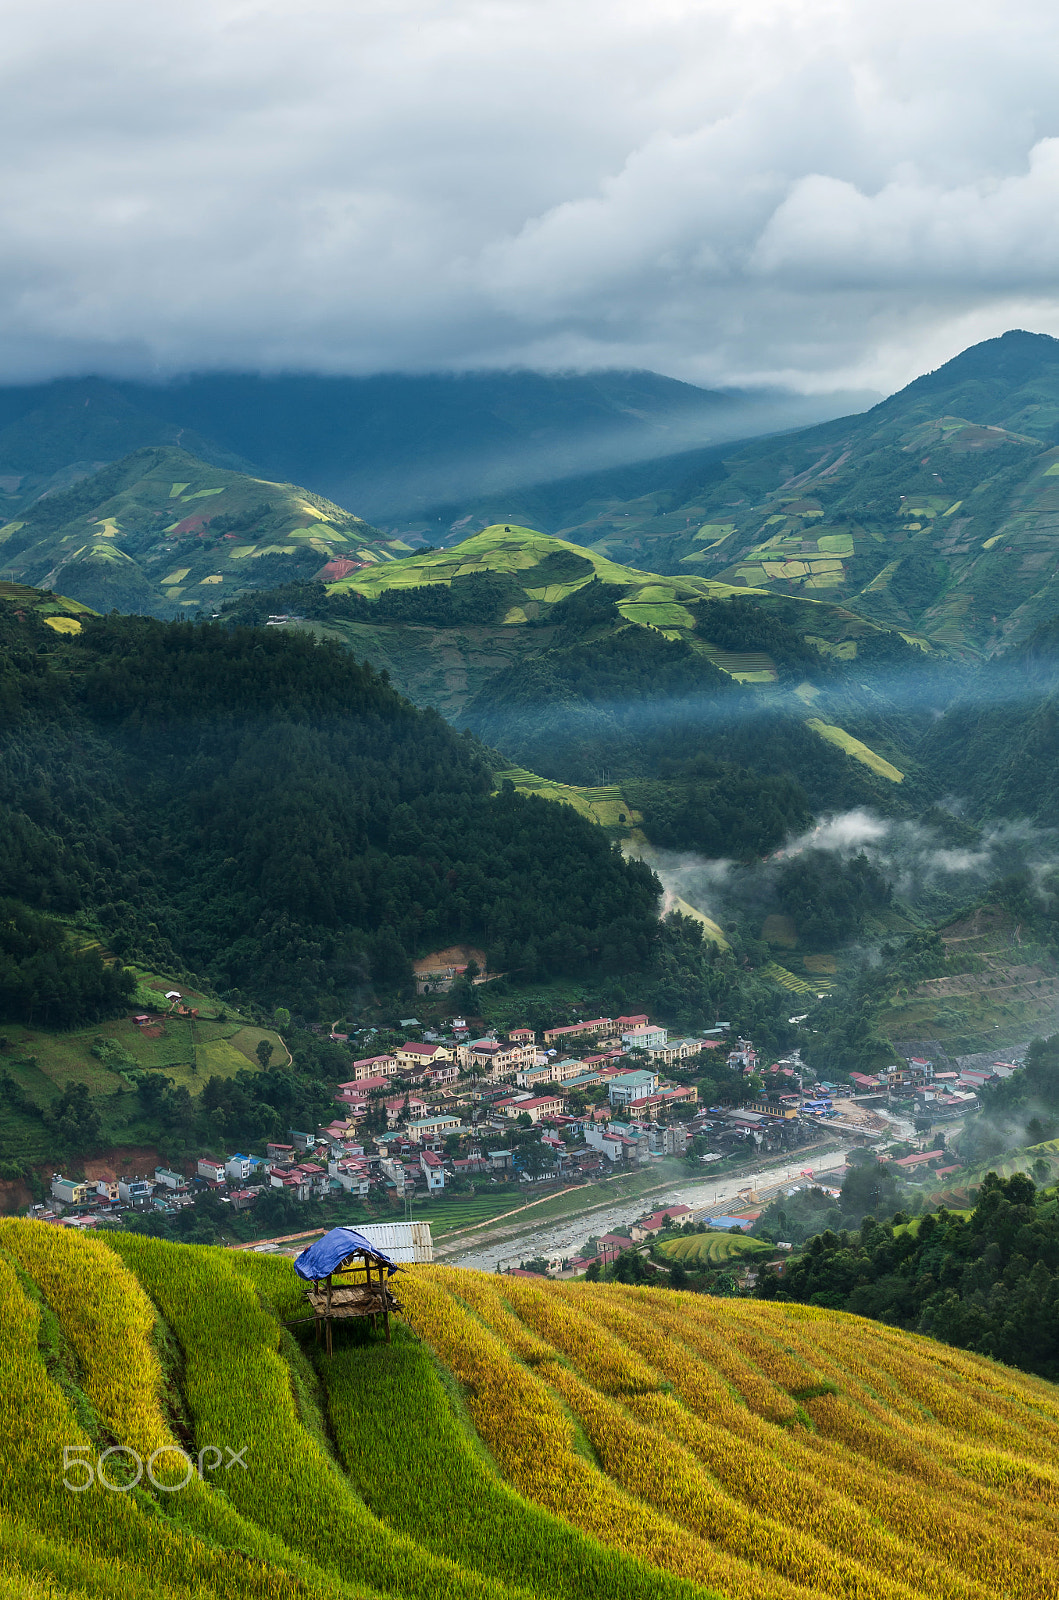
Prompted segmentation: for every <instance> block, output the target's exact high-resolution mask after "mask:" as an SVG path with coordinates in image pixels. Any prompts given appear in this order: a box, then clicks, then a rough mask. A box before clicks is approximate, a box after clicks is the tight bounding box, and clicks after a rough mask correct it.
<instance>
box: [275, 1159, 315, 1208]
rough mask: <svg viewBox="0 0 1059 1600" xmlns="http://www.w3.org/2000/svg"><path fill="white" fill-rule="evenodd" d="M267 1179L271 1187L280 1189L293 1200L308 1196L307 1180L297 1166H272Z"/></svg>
mask: <svg viewBox="0 0 1059 1600" xmlns="http://www.w3.org/2000/svg"><path fill="white" fill-rule="evenodd" d="M268 1181H269V1183H270V1184H271V1186H272V1188H273V1189H282V1190H283V1191H284V1192H285V1193H286V1194H289V1195H290V1196H291V1198H292V1199H294V1200H299V1201H304V1200H308V1198H309V1193H310V1189H309V1180H308V1178H306V1177H304V1176H303V1174H302V1173H301V1172H300V1171H299V1169H298V1168H297V1167H273V1169H272V1171H271V1173H270V1174H269V1180H268Z"/></svg>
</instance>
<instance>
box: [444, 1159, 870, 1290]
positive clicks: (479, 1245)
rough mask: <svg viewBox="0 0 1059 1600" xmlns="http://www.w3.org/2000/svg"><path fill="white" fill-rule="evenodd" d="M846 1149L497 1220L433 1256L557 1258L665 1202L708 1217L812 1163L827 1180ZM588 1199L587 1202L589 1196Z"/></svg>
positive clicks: (454, 1260)
mask: <svg viewBox="0 0 1059 1600" xmlns="http://www.w3.org/2000/svg"><path fill="white" fill-rule="evenodd" d="M847 1154H848V1150H847V1149H846V1148H841V1149H837V1150H835V1149H832V1150H828V1151H827V1152H826V1153H823V1152H822V1153H821V1154H820V1155H819V1156H818V1157H817V1158H816V1162H814V1160H813V1157H812V1155H811V1154H809V1153H808V1152H806V1155H805V1158H804V1161H803V1162H802V1163H799V1162H798V1161H797V1160H795V1161H793V1162H791V1163H790V1165H787V1166H784V1165H776V1164H775V1163H770V1164H769V1165H768V1166H762V1167H754V1168H750V1169H745V1168H744V1170H743V1171H742V1172H739V1173H734V1172H733V1173H728V1174H725V1175H724V1176H723V1177H722V1176H718V1177H710V1176H709V1174H707V1175H706V1176H704V1177H702V1178H693V1179H690V1180H689V1181H687V1182H685V1181H683V1180H681V1179H678V1180H677V1181H676V1182H675V1183H673V1184H672V1185H671V1186H669V1187H667V1188H665V1189H660V1190H658V1191H657V1193H655V1194H652V1195H641V1196H639V1197H638V1198H636V1199H630V1200H620V1201H615V1202H614V1203H613V1204H612V1205H607V1204H604V1205H602V1206H600V1208H599V1209H598V1210H592V1211H585V1212H580V1213H579V1214H578V1215H576V1216H569V1217H560V1218H555V1219H552V1220H550V1221H547V1222H542V1223H541V1224H540V1226H539V1227H534V1225H533V1222H532V1221H531V1220H530V1219H529V1218H527V1219H526V1221H525V1222H524V1223H521V1224H520V1223H519V1222H514V1221H513V1222H512V1223H510V1224H509V1225H508V1226H507V1227H504V1226H503V1223H502V1221H501V1222H498V1224H497V1226H496V1227H495V1228H491V1229H490V1230H489V1232H488V1235H487V1233H486V1230H485V1229H483V1230H482V1234H481V1236H479V1238H478V1239H477V1240H474V1239H473V1236H472V1238H469V1239H467V1240H466V1241H465V1243H464V1244H463V1245H462V1246H461V1245H460V1244H458V1243H457V1242H456V1241H453V1242H452V1244H451V1246H450V1247H449V1248H448V1249H447V1248H446V1241H445V1240H443V1239H442V1240H440V1241H439V1243H438V1245H437V1246H436V1248H435V1251H434V1259H435V1260H436V1261H438V1260H443V1261H444V1262H445V1263H446V1265H447V1266H452V1267H474V1268H476V1269H477V1270H478V1271H479V1272H496V1271H497V1270H498V1269H500V1268H506V1267H514V1266H517V1265H518V1263H519V1262H520V1261H530V1260H534V1259H536V1258H537V1257H542V1258H543V1259H544V1260H548V1261H550V1260H553V1259H555V1258H557V1257H567V1256H573V1255H576V1253H577V1252H578V1250H580V1248H581V1246H582V1245H583V1244H584V1242H585V1240H586V1239H588V1238H590V1237H596V1236H598V1235H599V1234H601V1233H612V1232H613V1231H614V1229H615V1228H618V1227H623V1226H624V1227H627V1226H628V1225H629V1224H630V1223H632V1222H635V1220H636V1218H637V1217H641V1216H643V1215H644V1213H645V1212H651V1211H664V1210H665V1208H666V1207H667V1206H679V1205H683V1206H691V1208H692V1209H693V1210H694V1211H701V1212H703V1214H704V1215H706V1216H711V1217H718V1216H724V1215H725V1213H726V1210H727V1207H728V1206H730V1205H735V1204H738V1203H740V1196H741V1191H744V1193H743V1197H742V1198H743V1201H744V1202H745V1191H746V1190H747V1189H754V1190H755V1191H756V1192H757V1193H758V1194H759V1195H760V1196H762V1198H764V1197H765V1196H766V1195H767V1196H768V1198H770V1199H771V1198H774V1195H775V1192H778V1191H779V1190H780V1189H783V1188H787V1187H789V1186H793V1185H794V1184H797V1185H799V1186H801V1185H802V1184H804V1183H805V1181H806V1180H805V1179H804V1178H803V1177H802V1176H801V1174H802V1171H803V1168H804V1169H805V1170H807V1169H808V1168H809V1167H812V1169H813V1173H814V1177H815V1179H816V1181H818V1182H825V1183H826V1181H827V1173H828V1172H829V1171H831V1170H832V1169H836V1168H840V1167H841V1166H842V1165H843V1164H844V1162H845V1159H846V1156H847ZM586 1201H587V1202H588V1203H589V1204H591V1199H590V1198H589V1197H588V1196H586Z"/></svg>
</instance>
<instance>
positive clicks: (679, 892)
mask: <svg viewBox="0 0 1059 1600" xmlns="http://www.w3.org/2000/svg"><path fill="white" fill-rule="evenodd" d="M937 816H938V821H937V822H936V823H930V822H922V821H911V820H908V819H905V818H892V817H883V816H880V815H879V814H878V813H877V812H873V811H871V810H869V809H867V808H865V807H856V808H854V809H853V810H850V811H844V812H836V813H833V814H830V815H827V816H824V817H822V818H821V819H820V820H819V822H817V823H816V824H815V825H814V826H813V827H812V828H810V829H808V830H807V831H806V832H804V833H801V834H798V835H795V836H792V837H791V838H789V839H788V840H786V841H785V842H784V844H783V845H782V846H780V848H779V849H777V850H775V851H773V852H772V854H771V855H769V856H768V857H766V858H765V859H764V860H763V861H759V862H754V863H751V864H744V863H741V862H737V861H733V860H729V859H725V858H711V857H707V856H701V855H698V854H696V853H695V852H694V851H688V850H665V849H661V848H659V847H657V846H653V845H652V846H642V845H641V846H638V847H635V848H634V850H632V851H630V853H635V854H637V855H638V856H639V857H640V858H641V859H642V860H644V861H646V862H647V863H648V865H649V866H651V867H652V868H653V870H654V871H655V873H656V874H657V876H658V878H659V881H660V882H661V884H662V889H663V905H662V910H663V914H664V913H666V912H668V911H672V910H674V909H679V906H678V904H677V902H678V901H679V902H683V903H684V904H686V905H689V906H692V907H694V909H695V910H697V911H699V912H701V913H703V914H704V915H705V916H707V917H708V918H710V920H711V921H713V922H715V923H716V924H718V925H719V926H720V927H721V928H722V929H723V928H724V927H725V926H726V924H727V923H730V922H732V921H733V919H735V920H736V921H738V922H740V923H744V924H745V925H746V926H747V928H748V930H749V928H750V927H751V926H752V925H753V924H754V923H755V922H757V926H758V927H760V922H761V921H763V920H764V918H765V917H766V916H768V915H769V913H770V912H773V911H775V910H776V909H777V907H778V899H777V894H776V882H777V878H778V875H779V873H780V871H781V870H782V868H783V866H784V865H785V864H786V863H788V862H790V861H793V860H794V859H795V858H796V857H798V856H799V855H802V854H804V853H805V852H807V851H813V852H817V853H822V854H828V855H832V856H835V857H837V858H839V859H841V860H844V861H850V860H852V859H853V858H854V857H855V856H864V857H866V859H867V860H868V861H869V862H870V863H871V864H872V865H873V866H874V867H876V868H877V869H878V870H879V871H880V872H882V873H883V875H884V876H885V877H886V879H887V880H888V882H889V883H890V885H891V887H892V890H893V893H894V895H895V896H896V897H897V899H898V900H900V901H903V902H904V903H905V904H906V905H908V906H909V907H910V908H912V909H913V910H915V911H918V912H920V913H921V914H922V915H925V916H928V917H937V916H943V915H946V914H950V913H951V912H952V911H954V910H958V909H959V908H960V906H961V905H962V904H963V903H964V902H965V901H970V900H971V899H973V898H974V897H975V896H976V895H978V894H980V893H981V892H982V891H983V890H984V889H985V888H986V886H987V885H988V884H990V883H993V882H995V881H996V880H997V879H998V878H1002V877H1005V876H1007V875H1009V874H1012V873H1018V872H1028V873H1029V874H1030V875H1031V877H1032V879H1033V881H1034V883H1035V884H1036V886H1037V887H1038V889H1039V890H1041V889H1043V885H1044V880H1045V878H1046V876H1047V875H1048V873H1049V872H1050V871H1051V870H1052V869H1054V868H1055V867H1056V866H1059V831H1057V830H1055V829H1049V828H1039V827H1036V826H1035V825H1034V824H1032V823H1030V822H1026V821H1004V822H999V823H993V824H991V825H990V826H988V827H986V828H982V829H976V828H972V827H971V826H970V825H968V824H966V823H962V822H960V820H959V818H958V817H957V816H956V815H955V814H954V809H953V810H949V811H948V812H945V813H940V812H939V813H937ZM954 834H959V835H960V836H961V837H959V838H956V837H954ZM759 919H760V920H759Z"/></svg>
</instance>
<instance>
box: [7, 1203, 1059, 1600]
mask: <svg viewBox="0 0 1059 1600" xmlns="http://www.w3.org/2000/svg"><path fill="white" fill-rule="evenodd" d="M400 1281H401V1294H400V1298H401V1301H402V1304H403V1306H404V1308H405V1319H406V1320H405V1321H404V1323H402V1324H401V1325H400V1327H399V1328H398V1330H397V1334H396V1337H395V1341H394V1343H393V1345H391V1346H386V1345H385V1344H384V1343H382V1341H381V1339H371V1338H370V1337H368V1336H366V1335H363V1336H358V1335H356V1334H353V1333H347V1332H346V1330H343V1331H342V1332H340V1333H339V1334H337V1335H336V1340H335V1353H334V1356H333V1357H331V1358H330V1359H329V1358H327V1357H326V1356H323V1355H322V1354H320V1353H319V1352H318V1351H317V1350H316V1349H315V1348H314V1347H313V1346H312V1343H311V1325H310V1326H309V1328H308V1329H305V1328H304V1327H303V1326H302V1325H299V1324H297V1323H292V1324H291V1326H289V1327H288V1326H285V1324H284V1320H283V1319H286V1318H291V1319H293V1318H296V1317H297V1316H299V1315H300V1314H301V1310H302V1295H301V1289H300V1283H299V1280H297V1279H296V1278H295V1276H294V1273H293V1270H292V1267H291V1264H290V1262H289V1261H286V1260H283V1259H280V1258H276V1257H272V1258H262V1257H254V1256H245V1255H241V1254H237V1253H229V1252H225V1251H222V1250H216V1249H205V1248H201V1247H199V1248H196V1247H183V1246H175V1245H168V1244H162V1243H159V1242H157V1241H155V1240H151V1239H146V1238H143V1237H140V1236H136V1235H118V1236H114V1237H112V1238H111V1239H109V1240H107V1241H104V1239H102V1238H97V1237H90V1236H89V1237H74V1236H71V1235H69V1234H66V1233H64V1232H61V1231H60V1230H59V1229H56V1228H50V1227H47V1226H45V1225H42V1224H36V1223H23V1222H7V1223H3V1224H0V1420H2V1439H3V1445H2V1448H3V1451H4V1470H3V1473H2V1475H0V1494H2V1496H3V1506H2V1511H3V1515H2V1517H0V1594H5V1595H18V1596H26V1597H37V1596H40V1597H42V1600H44V1597H55V1596H73V1595H105V1596H107V1597H108V1600H112V1597H128V1600H138V1597H141V1596H142V1597H144V1600H147V1597H169V1596H174V1595H189V1596H191V1595H194V1596H196V1597H198V1596H214V1595H216V1596H225V1597H227V1596H232V1597H236V1596H240V1597H241V1596H262V1597H273V1596H274V1597H280V1596H294V1595H296V1596H321V1597H324V1596H335V1597H337V1596H346V1595H369V1594H373V1593H375V1594H385V1595H393V1596H402V1597H403V1596H415V1597H422V1600H433V1597H441V1596H445V1597H455V1596H475V1597H477V1596H481V1597H483V1600H484V1597H487V1596H488V1597H504V1596H526V1597H528V1596H549V1597H551V1596H554V1597H556V1600H567V1597H569V1600H575V1597H583V1600H597V1597H609V1596H620V1597H622V1600H640V1597H643V1600H659V1597H666V1600H668V1597H682V1600H694V1597H698V1596H705V1595H707V1594H709V1595H723V1596H730V1597H732V1600H736V1597H738V1600H743V1597H755V1600H808V1597H814V1600H815V1597H819V1600H823V1597H825V1596H827V1597H829V1600H833V1597H836V1596H851V1597H852V1596H856V1597H857V1600H873V1597H876V1596H877V1597H880V1600H881V1597H884V1596H885V1597H897V1596H900V1597H908V1600H911V1597H913V1596H923V1597H929V1600H939V1597H942V1600H993V1597H995V1596H999V1595H1002V1596H1011V1597H1026V1600H1030V1597H1034V1600H1037V1597H1039V1600H1045V1597H1047V1600H1052V1597H1054V1595H1055V1593H1056V1577H1055V1574H1056V1571H1057V1557H1059V1392H1057V1391H1056V1390H1055V1389H1054V1388H1053V1387H1052V1386H1051V1385H1049V1384H1047V1383H1045V1382H1043V1381H1041V1380H1037V1379H1033V1378H1028V1377H1023V1376H1020V1375H1018V1374H1015V1373H1013V1372H1010V1371H1008V1370H1006V1369H1004V1368H1002V1367H1000V1366H998V1365H996V1364H995V1363H992V1362H989V1361H986V1360H981V1359H978V1358H975V1357H971V1356H966V1355H963V1354H960V1353H957V1352H955V1351H952V1350H949V1349H947V1348H946V1347H944V1346H941V1345H937V1344H934V1343H932V1342H930V1341H929V1340H924V1339H920V1338H916V1337H913V1336H910V1335H906V1334H902V1333H898V1332H895V1331H894V1330H892V1329H889V1328H887V1327H884V1326H881V1325H877V1324H874V1323H870V1322H867V1321H863V1320H860V1319H858V1318H852V1317H848V1316H844V1315H841V1314H839V1313H835V1312H830V1311H825V1310H820V1309H815V1308H811V1307H805V1306H793V1305H791V1306H783V1305H763V1304H759V1303H756V1302H747V1301H724V1300H714V1299H710V1298H708V1297H705V1296H698V1295H688V1294H677V1293H673V1292H671V1291H668V1290H651V1289H634V1288H624V1287H619V1286H606V1285H590V1284H577V1285H574V1284H551V1283H547V1282H545V1281H543V1280H542V1281H541V1282H539V1283H538V1282H534V1281H532V1280H530V1279H511V1278H493V1277H488V1276H485V1275H483V1274H478V1273H470V1272H460V1271H457V1270H455V1269H451V1268H443V1267H432V1268H414V1269H410V1270H407V1271H404V1272H403V1273H402V1274H401V1280H400ZM64 1480H65V1482H64ZM101 1480H102V1481H101Z"/></svg>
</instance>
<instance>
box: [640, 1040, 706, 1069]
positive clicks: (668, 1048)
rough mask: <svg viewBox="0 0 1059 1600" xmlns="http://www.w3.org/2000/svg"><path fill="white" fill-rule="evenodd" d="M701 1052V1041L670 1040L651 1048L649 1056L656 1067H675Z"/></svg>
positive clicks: (649, 1048)
mask: <svg viewBox="0 0 1059 1600" xmlns="http://www.w3.org/2000/svg"><path fill="white" fill-rule="evenodd" d="M701 1051H702V1040H701V1039H670V1040H669V1041H668V1043H666V1044H663V1045H652V1046H649V1047H648V1050H647V1054H648V1056H649V1057H650V1058H651V1065H652V1066H654V1067H675V1066H677V1065H678V1064H679V1063H680V1062H681V1061H687V1060H689V1059H690V1058H691V1057H692V1056H697V1055H699V1054H700V1053H701Z"/></svg>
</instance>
